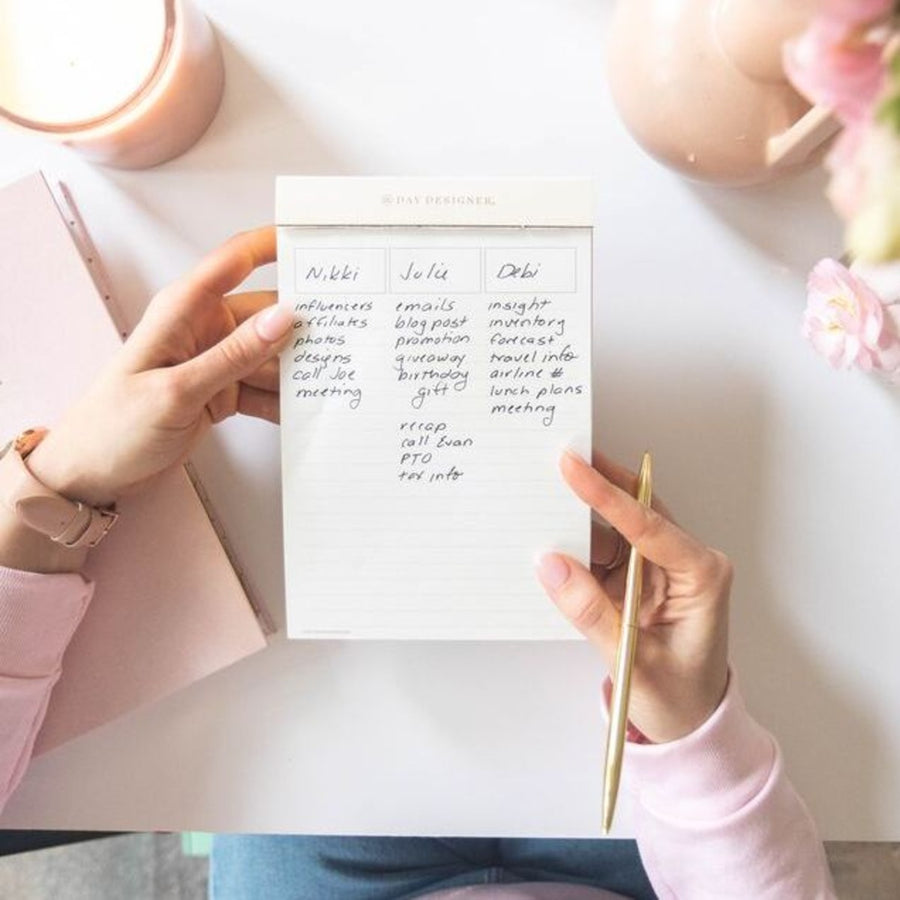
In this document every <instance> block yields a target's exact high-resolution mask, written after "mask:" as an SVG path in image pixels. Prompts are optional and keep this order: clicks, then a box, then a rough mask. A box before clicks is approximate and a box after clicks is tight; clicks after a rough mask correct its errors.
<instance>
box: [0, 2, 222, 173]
mask: <svg viewBox="0 0 900 900" xmlns="http://www.w3.org/2000/svg"><path fill="white" fill-rule="evenodd" d="M224 86H225V68H224V64H223V61H222V51H221V48H220V46H219V43H218V41H217V40H216V37H215V34H214V33H213V30H212V27H211V26H210V24H209V22H208V21H207V19H206V17H205V16H204V15H203V14H202V13H201V12H200V11H199V10H197V9H196V8H195V7H194V5H193V4H192V3H191V2H190V0H127V2H124V0H78V2H72V0H0V117H2V118H4V119H6V120H7V121H9V122H11V123H13V124H14V125H16V126H18V127H20V128H25V129H28V130H30V131H33V132H37V133H40V134H43V135H45V136H47V137H50V138H52V139H55V140H57V141H60V142H61V143H64V144H66V145H68V146H70V147H73V148H74V149H76V150H78V151H79V152H80V153H82V154H83V155H84V156H86V157H88V158H89V159H91V160H93V161H95V162H99V163H103V164H105V165H109V166H116V167H118V168H126V169H140V168H146V167H149V166H154V165H157V164H158V163H161V162H165V161H166V160H168V159H172V158H173V157H175V156H178V155H179V154H181V153H184V151H185V150H187V149H188V148H189V147H191V146H193V145H194V144H195V143H196V142H197V140H198V139H199V138H200V136H201V135H202V134H203V132H204V131H205V130H206V129H207V127H208V126H209V124H210V122H211V121H212V120H213V117H214V116H215V114H216V110H217V109H218V107H219V103H220V101H221V99H222V91H223V89H224Z"/></svg>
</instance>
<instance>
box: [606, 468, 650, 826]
mask: <svg viewBox="0 0 900 900" xmlns="http://www.w3.org/2000/svg"><path fill="white" fill-rule="evenodd" d="M652 480H653V461H652V460H651V458H650V454H649V453H645V454H644V458H643V459H642V460H641V471H640V474H639V475H638V489H637V499H638V503H641V504H642V505H643V506H649V505H650V500H651V497H652V494H653V486H652ZM643 582H644V560H643V557H642V556H641V555H640V553H638V551H637V549H636V548H635V547H632V548H631V553H630V554H629V556H628V573H627V575H626V576H625V605H624V607H623V608H622V630H621V631H620V633H619V646H618V647H617V649H616V665H615V669H614V670H613V676H612V698H611V701H610V704H609V730H608V731H607V734H606V762H605V763H604V767H603V769H604V780H603V833H604V834H609V830H610V828H611V827H612V820H613V816H614V815H615V812H616V797H617V796H618V794H619V779H620V777H621V775H622V752H623V751H624V749H625V733H626V730H627V728H628V699H629V696H630V694H631V670H632V669H633V668H634V655H635V651H636V650H637V637H638V611H639V609H640V606H641V591H642V588H643Z"/></svg>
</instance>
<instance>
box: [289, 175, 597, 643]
mask: <svg viewBox="0 0 900 900" xmlns="http://www.w3.org/2000/svg"><path fill="white" fill-rule="evenodd" d="M442 197H443V198H446V200H444V201H443V205H445V206H446V207H447V208H446V209H441V208H440V206H439V204H438V202H437V198H442ZM415 198H418V202H415ZM423 198H432V199H433V202H432V203H427V202H423ZM470 198H471V202H467V201H468V200H469V199H470ZM478 198H481V202H480V203H479V199H478ZM491 198H493V200H494V202H493V203H490V202H488V201H489V200H490V199H491ZM454 201H456V202H454ZM592 201H593V191H592V185H591V184H590V183H589V182H588V183H585V182H581V181H575V180H569V179H561V180H544V179H540V180H528V181H515V182H513V181H506V180H504V181H501V182H499V185H498V183H497V182H494V181H490V182H482V181H477V182H471V181H467V182H466V183H465V184H461V183H460V182H456V181H453V182H448V181H444V180H441V181H437V182H435V181H432V180H428V181H421V180H407V179H338V178H335V179H321V178H317V179H307V178H298V179H294V178H291V179H280V180H279V200H278V222H279V236H278V260H279V266H278V269H279V274H278V279H279V299H280V302H281V303H282V304H284V305H286V306H288V307H289V308H291V309H292V310H293V312H294V316H295V337H294V340H293V342H292V344H291V346H290V347H289V348H288V349H287V351H286V352H285V353H284V354H283V356H282V360H281V423H282V424H281V433H282V467H283V487H284V491H283V505H284V550H285V568H286V593H287V601H286V602H287V631H288V636H289V637H295V638H317V637H318V638H345V637H347V638H350V637H353V638H412V639H490V638H494V639H548V638H571V637H576V636H577V634H576V632H575V631H574V629H573V628H571V626H569V625H568V623H566V622H565V621H564V620H563V618H562V617H561V616H560V614H559V613H558V612H557V611H556V609H555V607H554V606H553V604H552V603H551V602H550V601H549V600H548V599H547V597H546V595H545V594H544V591H543V590H542V589H541V587H540V586H539V584H538V583H537V581H536V579H535V576H534V560H535V557H536V555H538V554H539V553H540V552H542V551H546V550H549V549H557V550H562V551H564V552H566V553H569V554H571V555H573V556H575V557H577V558H579V559H581V560H583V561H586V560H587V559H588V557H589V552H590V516H589V510H588V509H587V508H586V507H585V506H584V505H583V504H582V503H581V502H580V501H579V500H577V499H576V498H575V497H574V496H573V495H572V494H571V493H570V491H569V490H568V489H567V488H566V487H565V485H564V484H563V483H562V481H561V478H560V476H559V472H558V459H559V456H560V454H561V452H562V451H563V450H564V449H565V448H566V447H567V446H570V447H573V448H574V449H576V450H578V451H579V452H581V453H582V454H588V453H589V452H590V429H591V293H592V286H591V281H592V279H591V262H592V246H591V245H592V230H591V222H592V211H593V202H592ZM398 206H399V208H398ZM429 206H433V207H434V208H430V209H429V208H428V207H429ZM498 206H501V209H499V210H498V209H497V207H498ZM385 207H387V209H385ZM404 207H405V208H404ZM423 207H424V208H423ZM567 214H568V217H569V218H570V219H571V220H572V222H573V224H572V225H566V224H564V222H565V221H566V218H567ZM382 219H384V220H386V222H385V223H382V222H381V220H382ZM317 220H318V221H321V222H322V223H324V224H317ZM485 220H487V221H488V222H489V223H490V224H488V225H487V226H486V225H485V224H484V221H485ZM542 221H549V222H552V223H553V225H552V227H547V226H545V225H542V224H530V223H532V222H538V223H540V222H542ZM348 222H350V223H353V224H347V223H348ZM357 222H358V224H356V223H357ZM404 222H409V223H410V224H404ZM448 222H449V223H450V224H444V223H448ZM435 223H437V224H435ZM494 223H502V224H494ZM506 223H509V224H506ZM523 224H524V225H526V226H527V227H522V225H523ZM514 226H517V227H514Z"/></svg>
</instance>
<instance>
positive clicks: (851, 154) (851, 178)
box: [825, 125, 869, 221]
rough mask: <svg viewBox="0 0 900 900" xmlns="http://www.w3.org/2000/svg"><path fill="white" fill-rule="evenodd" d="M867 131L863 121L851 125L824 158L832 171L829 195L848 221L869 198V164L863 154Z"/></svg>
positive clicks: (837, 209)
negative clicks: (859, 123) (860, 123)
mask: <svg viewBox="0 0 900 900" xmlns="http://www.w3.org/2000/svg"><path fill="white" fill-rule="evenodd" d="M866 134H867V132H866V129H865V128H863V126H861V125H851V126H848V127H847V128H845V129H844V131H843V132H842V133H841V136H840V137H839V138H838V139H837V140H836V141H835V142H834V146H833V147H832V148H831V151H830V152H829V154H828V156H827V157H826V159H825V166H826V168H827V169H828V171H829V172H831V182H830V183H829V185H828V199H829V200H830V201H831V205H832V206H833V207H834V208H835V211H836V212H837V214H838V215H839V216H841V218H843V219H845V220H847V221H849V220H850V219H852V218H853V217H854V216H856V215H857V213H859V211H860V210H861V209H862V207H863V204H864V203H865V200H866V192H867V188H868V186H869V167H868V166H867V165H866V161H865V159H864V158H863V154H862V147H863V144H864V142H865V138H866Z"/></svg>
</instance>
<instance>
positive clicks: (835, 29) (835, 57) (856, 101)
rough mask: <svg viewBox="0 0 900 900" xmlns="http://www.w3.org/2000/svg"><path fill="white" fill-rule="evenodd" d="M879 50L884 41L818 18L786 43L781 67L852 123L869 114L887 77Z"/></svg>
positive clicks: (815, 98)
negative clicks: (855, 35)
mask: <svg viewBox="0 0 900 900" xmlns="http://www.w3.org/2000/svg"><path fill="white" fill-rule="evenodd" d="M883 54H884V44H883V42H881V41H878V40H874V39H872V40H868V39H863V38H860V37H855V38H852V39H851V32H850V30H849V29H848V27H847V26H846V24H845V23H843V22H842V21H840V20H838V19H834V18H829V17H828V16H819V17H817V18H816V19H814V20H813V22H812V24H811V25H810V26H809V28H807V30H806V31H805V32H804V33H803V34H801V35H800V37H798V38H796V39H795V40H793V41H788V43H787V44H786V45H785V49H784V66H785V71H786V72H787V75H788V78H789V79H790V80H791V83H792V84H793V85H794V87H796V88H797V90H798V91H800V93H801V94H803V95H804V96H806V97H807V98H808V99H809V100H810V102H812V103H815V104H818V105H820V106H824V107H826V108H827V109H831V110H833V111H834V112H835V114H836V115H837V116H838V117H839V118H840V119H841V120H842V121H843V122H844V124H846V125H854V124H858V123H861V122H866V121H869V120H870V119H871V118H872V114H873V110H874V106H875V101H876V100H877V99H878V96H879V94H880V93H881V91H882V89H883V88H884V85H885V82H886V77H887V67H886V65H885V62H884V59H883Z"/></svg>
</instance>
